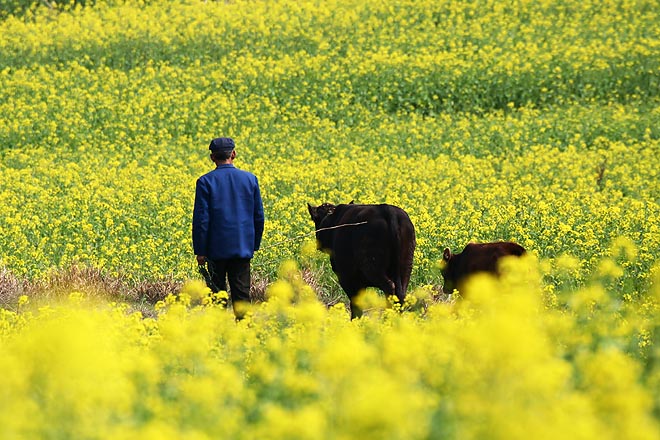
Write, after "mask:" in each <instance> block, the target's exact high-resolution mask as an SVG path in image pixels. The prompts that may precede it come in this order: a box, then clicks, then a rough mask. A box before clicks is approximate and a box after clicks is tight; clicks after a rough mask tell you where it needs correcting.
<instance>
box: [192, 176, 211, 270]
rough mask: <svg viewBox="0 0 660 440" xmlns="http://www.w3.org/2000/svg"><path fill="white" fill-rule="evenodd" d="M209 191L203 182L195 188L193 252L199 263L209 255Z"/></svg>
mask: <svg viewBox="0 0 660 440" xmlns="http://www.w3.org/2000/svg"><path fill="white" fill-rule="evenodd" d="M208 200H209V191H208V188H207V185H206V184H205V183H204V182H203V181H202V180H201V179H198V180H197V184H196V188H195V206H194V208H193V220H192V242H193V251H194V252H195V255H197V261H198V262H199V259H200V257H202V258H204V257H205V256H206V255H208V249H207V243H208V240H207V238H208V232H209V218H210V216H209V202H208Z"/></svg>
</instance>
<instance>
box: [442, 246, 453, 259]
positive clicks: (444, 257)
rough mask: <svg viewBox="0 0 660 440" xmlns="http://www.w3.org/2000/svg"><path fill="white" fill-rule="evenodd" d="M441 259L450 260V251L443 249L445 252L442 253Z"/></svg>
mask: <svg viewBox="0 0 660 440" xmlns="http://www.w3.org/2000/svg"><path fill="white" fill-rule="evenodd" d="M442 259H443V260H445V261H449V260H451V251H450V250H449V248H445V251H444V252H443V253H442Z"/></svg>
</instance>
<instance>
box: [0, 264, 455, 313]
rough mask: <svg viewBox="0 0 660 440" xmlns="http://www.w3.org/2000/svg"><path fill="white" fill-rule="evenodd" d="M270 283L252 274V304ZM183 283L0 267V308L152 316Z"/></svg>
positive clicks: (305, 275) (325, 286)
mask: <svg viewBox="0 0 660 440" xmlns="http://www.w3.org/2000/svg"><path fill="white" fill-rule="evenodd" d="M301 276H302V279H303V281H304V282H305V283H306V284H307V285H309V286H310V287H311V288H312V290H313V291H314V292H316V295H317V297H318V298H319V300H320V301H321V302H322V303H323V304H325V305H326V306H328V307H331V306H334V305H335V304H339V303H343V304H345V305H346V306H347V304H348V299H347V297H346V295H345V294H344V293H343V291H342V289H341V287H340V286H339V284H338V283H337V281H336V278H332V277H328V276H324V273H323V272H320V271H316V270H312V269H309V268H303V269H302V270H301ZM271 282H272V281H271V280H270V279H268V278H267V277H265V276H264V275H262V274H261V273H255V272H253V273H252V283H251V287H250V297H251V299H252V301H253V302H255V303H258V302H262V301H265V300H266V289H267V288H268V286H269V284H270V283H271ZM183 284H184V282H183V281H177V280H175V279H174V278H172V277H167V278H164V279H160V280H137V281H135V280H129V279H128V278H127V277H121V276H110V275H108V274H105V273H103V271H101V270H100V269H97V268H93V267H87V266H84V265H80V264H73V265H71V266H69V267H67V268H64V269H57V270H52V271H51V272H49V273H47V274H46V275H45V276H44V277H43V278H41V279H38V280H28V279H22V278H19V277H17V276H16V275H14V274H13V273H12V272H11V271H9V270H8V269H7V268H5V267H0V307H1V308H5V309H9V310H16V309H17V304H18V299H19V297H20V296H21V295H27V296H28V297H29V298H30V299H31V300H32V301H37V302H38V301H48V300H53V299H58V298H63V297H66V296H68V295H69V294H71V293H72V292H80V293H83V294H85V295H87V296H89V297H91V298H98V299H104V300H107V301H118V302H125V303H128V304H129V305H130V307H131V311H139V312H140V313H142V315H143V316H155V312H154V305H155V304H156V303H157V302H158V301H161V300H163V299H165V298H166V297H167V295H169V294H178V293H179V292H180V291H181V288H182V286H183ZM432 300H433V302H441V301H442V302H448V301H452V300H453V299H452V297H451V296H448V295H445V294H443V293H442V289H441V286H434V287H433V299H432ZM347 307H348V306H347Z"/></svg>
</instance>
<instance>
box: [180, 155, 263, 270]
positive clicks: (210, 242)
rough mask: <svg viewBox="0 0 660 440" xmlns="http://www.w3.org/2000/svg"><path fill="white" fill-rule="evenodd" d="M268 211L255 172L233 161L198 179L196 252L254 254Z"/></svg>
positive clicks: (236, 255) (226, 255)
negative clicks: (240, 168)
mask: <svg viewBox="0 0 660 440" xmlns="http://www.w3.org/2000/svg"><path fill="white" fill-rule="evenodd" d="M263 228H264V212H263V205H262V201H261V192H260V189H259V183H258V181H257V178H256V176H254V174H252V173H250V172H247V171H244V170H239V169H237V168H235V167H234V165H232V164H220V165H218V167H217V168H216V169H215V170H213V171H211V172H209V173H207V174H205V175H203V176H202V177H200V178H199V179H198V180H197V188H196V195H195V208H194V211H193V247H194V249H195V254H197V255H205V256H207V257H209V258H212V259H218V258H252V256H253V255H254V251H255V250H257V249H259V246H260V244H261V236H262V234H263Z"/></svg>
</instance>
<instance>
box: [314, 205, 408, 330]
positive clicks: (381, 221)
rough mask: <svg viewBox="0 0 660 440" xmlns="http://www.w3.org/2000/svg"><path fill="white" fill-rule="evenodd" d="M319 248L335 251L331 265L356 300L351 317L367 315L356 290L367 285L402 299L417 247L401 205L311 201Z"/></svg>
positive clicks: (327, 251)
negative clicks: (316, 203)
mask: <svg viewBox="0 0 660 440" xmlns="http://www.w3.org/2000/svg"><path fill="white" fill-rule="evenodd" d="M307 209H308V210H309V214H310V215H311V217H312V220H313V221H314V225H315V226H316V242H317V247H318V249H320V250H322V251H323V252H325V253H327V254H329V255H330V264H331V265H332V270H333V271H334V272H335V274H336V275H337V277H338V278H339V284H340V285H341V287H342V288H343V289H344V292H346V295H348V298H349V300H350V302H351V319H353V318H355V317H359V316H361V315H362V310H361V309H360V307H359V306H358V305H357V304H355V301H354V299H355V297H356V295H357V294H358V293H359V292H360V291H361V290H363V289H365V288H366V287H376V288H378V289H381V290H382V291H383V292H385V294H386V295H387V296H390V295H395V296H396V298H397V300H398V301H399V302H401V303H403V300H404V298H405V296H406V290H407V289H408V282H409V281H410V273H411V271H412V265H413V254H414V252H415V245H416V241H415V228H414V226H413V224H412V222H411V221H410V218H409V217H408V214H406V212H405V211H404V210H403V209H401V208H398V207H396V206H392V205H386V204H380V205H356V204H353V202H351V203H349V204H340V205H332V204H330V203H324V204H322V205H320V206H317V207H313V206H312V205H310V204H309V203H308V204H307Z"/></svg>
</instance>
